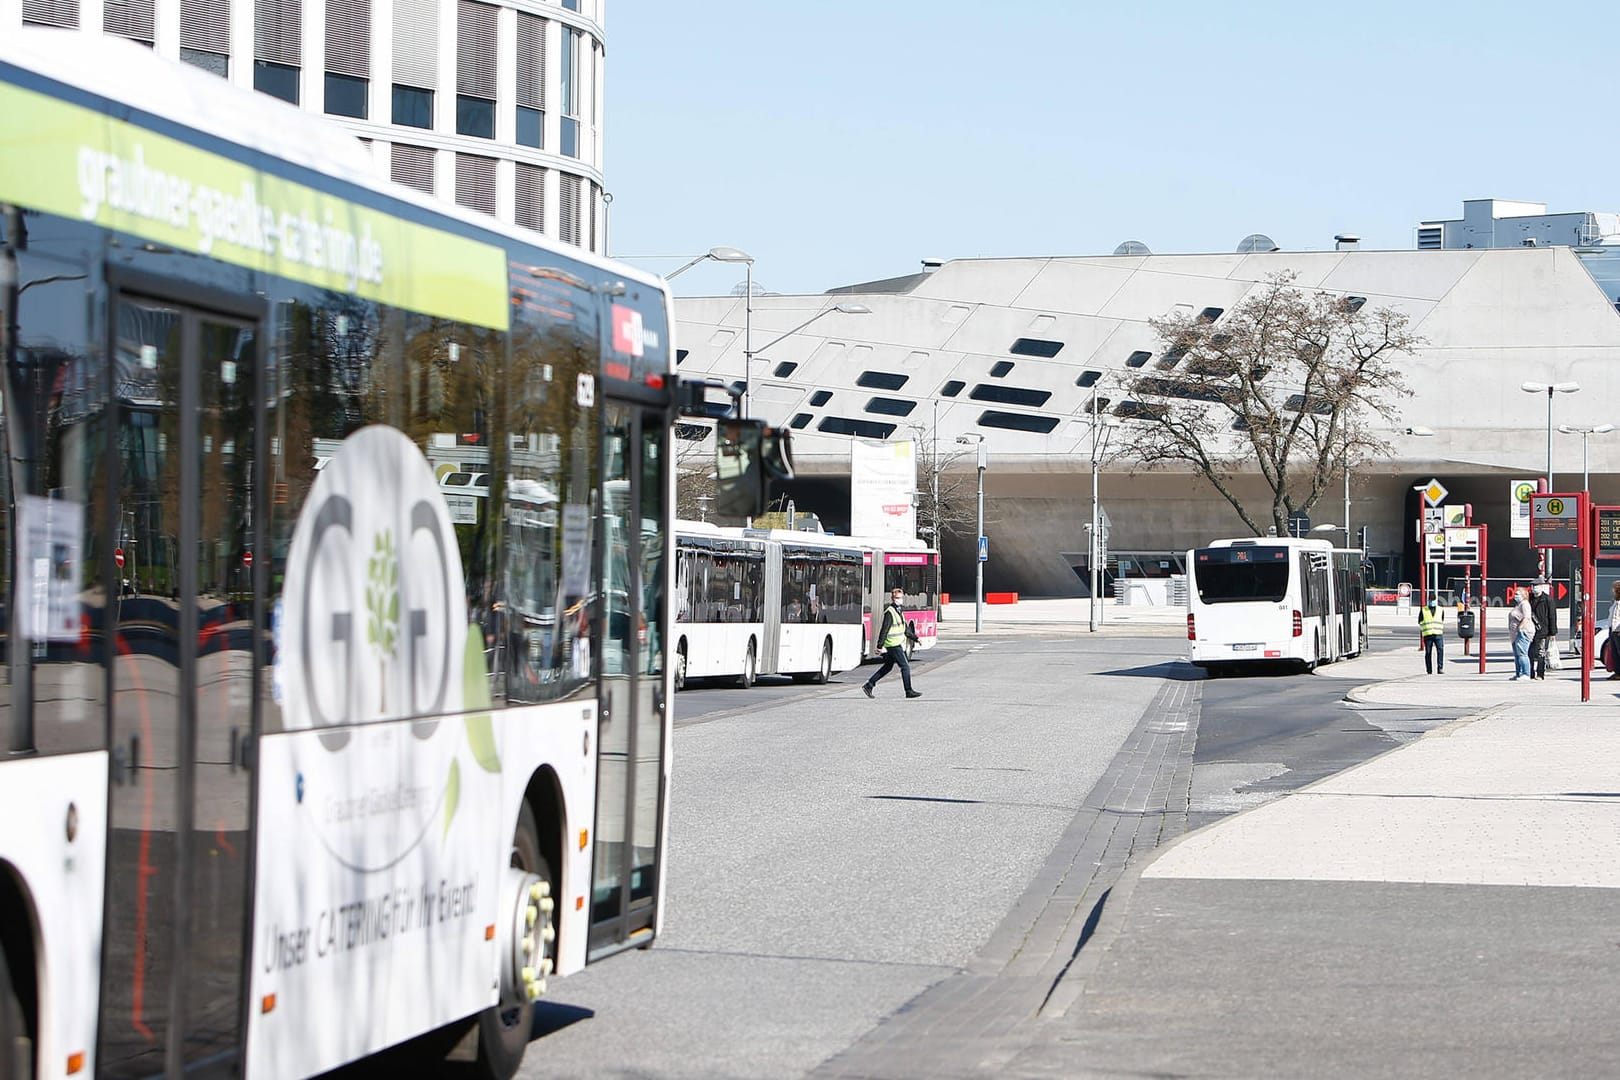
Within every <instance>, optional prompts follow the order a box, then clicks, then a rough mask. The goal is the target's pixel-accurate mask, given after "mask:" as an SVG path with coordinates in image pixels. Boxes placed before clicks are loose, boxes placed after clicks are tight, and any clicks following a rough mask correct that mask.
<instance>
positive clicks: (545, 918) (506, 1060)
mask: <svg viewBox="0 0 1620 1080" xmlns="http://www.w3.org/2000/svg"><path fill="white" fill-rule="evenodd" d="M509 865H511V866H513V867H515V868H518V869H521V870H526V871H528V872H529V873H531V874H533V875H535V876H536V877H539V878H540V879H542V880H543V881H545V882H546V885H547V887H548V889H549V891H550V895H551V896H555V895H556V892H557V879H556V877H555V875H553V873H552V870H551V865H550V863H549V862H547V860H546V857H545V856H544V855H543V854H541V852H540V827H539V825H538V824H537V823H536V822H535V819H534V811H533V809H531V808H530V806H529V804H528V802H527V801H525V802H524V803H523V804H522V807H521V808H520V809H519V810H518V820H517V829H516V830H515V831H514V832H513V835H512V855H511V862H510V864H509ZM540 918H541V920H542V922H541V938H540V940H541V942H542V945H541V948H542V949H543V952H544V957H545V959H546V960H549V961H550V962H551V964H552V965H555V963H556V958H557V944H556V939H555V937H553V938H552V940H550V941H546V940H545V936H544V933H545V929H546V928H547V927H550V926H551V925H552V919H553V915H552V912H551V911H550V910H545V911H543V912H542V914H541V916H540ZM545 973H546V972H545V971H544V970H542V978H543V977H544V974H545ZM533 1028H534V1002H532V1001H525V1002H524V1003H523V1004H522V1005H518V1006H512V1005H505V1006H502V1005H495V1006H492V1007H491V1008H488V1009H485V1010H484V1011H483V1012H481V1013H479V1014H478V1057H477V1060H476V1062H475V1063H474V1068H473V1075H474V1076H475V1077H477V1078H478V1080H511V1078H512V1077H513V1076H516V1075H517V1071H518V1067H519V1066H520V1065H522V1064H523V1053H524V1051H525V1050H527V1049H528V1048H529V1037H530V1035H531V1034H532V1032H533Z"/></svg>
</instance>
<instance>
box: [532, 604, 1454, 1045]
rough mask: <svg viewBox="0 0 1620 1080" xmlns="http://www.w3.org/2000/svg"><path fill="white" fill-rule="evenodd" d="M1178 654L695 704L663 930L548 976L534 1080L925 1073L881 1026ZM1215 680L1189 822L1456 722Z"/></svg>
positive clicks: (1008, 650)
mask: <svg viewBox="0 0 1620 1080" xmlns="http://www.w3.org/2000/svg"><path fill="white" fill-rule="evenodd" d="M1393 641H1394V639H1393V638H1389V639H1385V640H1382V641H1379V640H1377V639H1375V647H1379V646H1392V645H1393ZM1180 656H1181V643H1180V642H1179V640H1178V639H1177V638H1175V637H1169V636H1153V637H1127V636H1122V635H1108V636H1099V637H1096V638H1078V639H1076V638H1065V639H1061V640H1049V639H1035V638H987V639H985V640H984V641H983V642H982V643H979V644H967V643H956V644H952V645H945V646H941V647H940V648H938V649H936V650H933V651H931V653H930V654H928V655H927V656H926V657H925V658H924V659H923V661H922V662H921V663H919V664H918V665H917V666H916V669H915V676H916V681H917V685H918V688H919V689H920V690H922V691H923V693H924V695H925V696H924V697H923V698H922V699H921V700H917V701H905V700H903V699H901V695H900V687H899V682H898V678H897V677H896V676H891V677H890V679H889V680H887V681H886V682H885V683H884V684H882V686H881V687H880V689H879V695H878V700H877V701H867V700H866V699H865V698H864V697H862V696H861V695H860V693H859V679H860V677H861V675H862V674H864V673H845V674H843V675H841V676H837V677H835V681H834V683H833V684H831V685H829V686H827V687H806V686H801V685H797V684H792V683H787V682H784V683H781V684H780V685H769V686H767V685H762V686H759V687H756V688H754V689H753V690H751V691H742V690H731V689H726V688H717V689H700V690H689V691H686V692H685V693H683V694H681V695H679V696H678V697H677V699H676V717H677V719H676V736H675V739H676V742H675V747H674V755H675V763H676V765H675V781H674V791H673V803H672V805H673V820H672V825H671V838H670V861H669V895H668V908H667V921H666V925H665V930H664V935H663V937H662V938H661V939H660V941H659V942H658V943H657V944H656V945H655V946H654V947H653V948H652V949H650V950H648V951H646V952H642V953H635V954H629V955H625V956H621V957H616V958H614V959H612V960H610V961H608V962H606V963H603V964H600V965H597V966H594V967H592V968H590V969H587V970H586V971H585V972H583V973H580V974H578V975H575V976H571V977H570V978H568V979H565V980H557V981H556V982H554V983H553V984H552V989H551V991H550V993H549V995H548V1000H547V1004H546V1007H545V1008H544V1009H542V1010H541V1015H540V1018H539V1025H540V1027H541V1028H542V1029H544V1031H545V1034H543V1035H542V1036H541V1037H540V1038H538V1039H537V1040H536V1041H535V1042H534V1043H533V1044H532V1045H531V1047H530V1051H529V1055H528V1059H527V1060H526V1063H525V1068H524V1073H523V1075H525V1076H531V1077H540V1076H547V1075H552V1076H570V1077H631V1076H634V1077H777V1076H783V1077H787V1076H803V1075H805V1074H807V1073H809V1072H812V1071H816V1070H817V1069H818V1068H822V1069H823V1071H827V1070H826V1066H825V1064H824V1063H827V1062H829V1061H833V1062H835V1063H836V1062H840V1061H844V1060H848V1058H847V1055H849V1054H851V1053H860V1052H862V1051H863V1050H864V1051H865V1052H866V1053H867V1057H866V1058H864V1059H859V1060H864V1061H865V1062H867V1065H866V1066H863V1067H870V1068H872V1070H873V1073H874V1074H876V1075H896V1076H901V1075H924V1074H926V1070H923V1069H921V1067H920V1065H919V1067H918V1069H917V1071H913V1070H912V1069H911V1068H909V1067H908V1065H907V1059H906V1057H905V1056H904V1050H903V1048H901V1049H900V1050H898V1051H897V1052H895V1053H893V1054H890V1055H889V1056H888V1057H886V1056H885V1054H886V1051H885V1050H884V1048H883V1047H877V1048H875V1049H874V1048H873V1047H872V1045H871V1044H872V1043H873V1041H874V1038H876V1037H875V1036H874V1030H875V1029H876V1028H877V1025H878V1024H879V1023H880V1022H881V1021H885V1020H886V1019H892V1018H895V1017H897V1016H901V1017H905V1018H907V1019H909V1020H912V1021H914V1023H913V1025H912V1026H913V1027H914V1028H917V1029H918V1030H924V1031H925V1030H926V1011H927V1009H928V1008H930V1007H931V1006H930V1002H932V1001H933V1000H934V998H935V997H937V996H938V994H937V991H938V989H939V988H941V987H945V986H948V985H950V983H951V981H952V980H953V979H959V978H961V977H963V974H964V973H965V972H967V971H969V970H970V968H972V966H973V964H974V961H975V957H976V956H978V955H980V953H981V950H982V949H983V948H984V946H985V943H986V942H987V941H989V940H991V939H992V938H993V936H994V935H995V934H996V932H997V930H998V927H1000V926H1001V925H1002V924H1003V923H1004V922H1005V921H1006V920H1007V919H1008V918H1009V915H1010V913H1011V912H1012V911H1013V910H1014V906H1015V904H1016V903H1017V901H1018V900H1019V897H1020V895H1021V894H1022V893H1023V891H1024V889H1025V887H1026V885H1028V884H1029V882H1030V881H1031V880H1032V878H1034V877H1035V876H1036V875H1037V874H1039V873H1040V872H1041V871H1042V869H1043V867H1044V866H1045V865H1046V863H1047V861H1048V859H1049V857H1050V855H1051V854H1052V852H1053V849H1054V845H1055V844H1057V843H1058V842H1059V841H1060V839H1061V838H1062V837H1063V835H1064V833H1065V829H1066V828H1067V827H1068V826H1069V825H1070V823H1071V821H1073V820H1075V819H1076V815H1077V814H1078V813H1080V811H1081V808H1082V806H1083V804H1084V802H1085V800H1086V797H1087V794H1088V792H1091V791H1092V789H1093V788H1094V786H1096V785H1097V784H1098V783H1099V780H1100V779H1101V778H1102V777H1103V776H1104V775H1105V773H1107V772H1108V770H1109V769H1110V765H1111V763H1112V762H1114V760H1115V758H1116V755H1117V754H1118V753H1119V752H1120V750H1121V747H1122V745H1123V744H1125V742H1126V740H1127V738H1128V737H1129V736H1130V735H1131V733H1132V731H1133V729H1135V728H1136V727H1137V725H1138V721H1141V720H1143V719H1144V713H1145V712H1146V710H1147V709H1148V706H1149V704H1150V703H1151V702H1153V701H1154V700H1155V697H1156V695H1157V694H1159V692H1160V690H1161V689H1162V688H1163V687H1164V686H1165V685H1166V684H1167V683H1169V682H1174V681H1176V680H1187V679H1192V678H1195V677H1196V676H1195V673H1193V672H1192V671H1191V669H1190V668H1189V667H1188V666H1187V665H1185V664H1183V663H1181V662H1180ZM1329 671H1331V669H1324V673H1326V672H1329ZM1199 689H1200V690H1201V691H1202V701H1201V703H1200V704H1199V707H1198V712H1199V719H1198V729H1197V743H1196V747H1197V748H1196V751H1195V752H1194V756H1195V765H1194V767H1192V768H1191V792H1190V799H1189V802H1188V812H1187V814H1186V823H1187V825H1188V826H1189V827H1196V826H1197V825H1198V824H1201V823H1204V822H1207V821H1211V820H1214V819H1215V818H1217V817H1219V816H1221V815H1224V814H1229V813H1232V812H1235V811H1236V810H1239V809H1242V808H1244V807H1245V806H1248V805H1252V804H1253V803H1254V802H1256V801H1258V800H1263V799H1265V798H1270V797H1274V796H1275V795H1276V794H1278V793H1280V792H1282V791H1286V790H1291V789H1292V788H1295V787H1298V786H1301V785H1303V784H1306V783H1309V782H1311V781H1313V780H1315V779H1318V778H1319V777H1321V776H1323V775H1327V774H1329V773H1331V772H1334V771H1337V770H1339V769H1342V768H1344V767H1346V766H1348V765H1350V764H1354V763H1356V762H1358V761H1361V760H1365V759H1366V758H1367V757H1370V756H1372V755H1374V754H1377V753H1379V752H1381V751H1383V750H1385V749H1389V748H1390V747H1392V746H1394V745H1395V744H1396V742H1397V741H1399V740H1401V739H1404V738H1411V737H1415V736H1416V734H1418V733H1420V732H1421V731H1422V730H1425V729H1426V728H1428V727H1430V726H1433V725H1434V724H1437V723H1440V722H1442V721H1443V720H1444V719H1446V718H1447V716H1446V715H1442V714H1439V713H1434V714H1432V715H1431V714H1430V711H1429V710H1370V711H1369V710H1355V709H1351V708H1349V707H1348V706H1345V705H1344V704H1343V703H1342V701H1341V700H1340V699H1341V698H1342V695H1343V693H1344V691H1345V689H1346V687H1345V686H1344V685H1343V683H1342V681H1341V680H1337V679H1331V678H1321V677H1312V678H1302V677H1255V678H1234V679H1222V680H1212V681H1204V682H1202V683H1200V685H1199ZM1166 839H1169V837H1167V838H1166ZM931 990H932V991H934V993H933V994H932V995H930V994H929V991H931ZM918 1014H923V1015H922V1016H921V1019H920V1020H919V1015H918ZM883 1030H884V1031H885V1032H892V1031H893V1030H895V1027H894V1025H893V1024H892V1023H891V1024H888V1025H885V1028H884V1029H883ZM889 1037H891V1038H892V1035H891V1036H889ZM924 1037H926V1036H924ZM1037 1050H1038V1048H1034V1049H1032V1051H1031V1053H1032V1054H1033V1053H1035V1052H1036V1051H1037ZM840 1055H846V1057H840ZM1037 1058H1038V1054H1036V1057H1034V1058H1030V1059H1029V1063H1030V1064H1034V1063H1035V1060H1036V1059H1037ZM872 1062H876V1065H872V1064H871V1063H872ZM832 1071H834V1072H836V1071H837V1069H836V1067H835V1068H833V1069H832Z"/></svg>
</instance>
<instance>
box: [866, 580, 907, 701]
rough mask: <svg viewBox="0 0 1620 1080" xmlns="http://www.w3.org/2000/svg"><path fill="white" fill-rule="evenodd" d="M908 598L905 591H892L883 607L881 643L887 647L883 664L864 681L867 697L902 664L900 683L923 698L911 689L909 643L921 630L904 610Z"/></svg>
mask: <svg viewBox="0 0 1620 1080" xmlns="http://www.w3.org/2000/svg"><path fill="white" fill-rule="evenodd" d="M905 597H906V594H905V590H903V589H895V590H894V591H893V592H891V593H890V594H889V603H888V604H887V605H886V606H885V607H884V609H883V623H882V626H881V628H880V629H879V630H878V644H879V645H881V646H882V647H883V666H882V667H880V668H878V669H877V670H876V671H875V672H873V673H872V677H871V678H870V679H867V680H866V682H864V683H862V684H861V693H863V694H865V695H866V696H867V697H871V696H872V688H873V687H875V686H877V684H878V681H879V680H880V679H882V678H883V676H885V675H887V674H888V673H889V672H891V671H893V670H894V667H895V665H896V664H898V665H899V666H900V682H901V684H902V685H903V686H905V688H906V697H908V698H918V697H922V695H921V694H920V693H918V692H917V691H916V690H913V689H912V688H911V661H910V660H907V659H906V644H907V643H908V642H909V641H916V640H917V631H916V630H914V629H912V627H911V624H910V623H908V622H906V614H905V612H903V611H901V610H900V602H901V601H902V600H904V599H905Z"/></svg>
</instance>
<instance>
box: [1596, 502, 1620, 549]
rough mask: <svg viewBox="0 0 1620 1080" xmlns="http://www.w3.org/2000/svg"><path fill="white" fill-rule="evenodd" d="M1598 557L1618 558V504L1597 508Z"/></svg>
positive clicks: (1619, 513)
mask: <svg viewBox="0 0 1620 1080" xmlns="http://www.w3.org/2000/svg"><path fill="white" fill-rule="evenodd" d="M1597 527H1598V535H1597V555H1598V558H1600V559H1604V558H1608V559H1620V506H1600V507H1598V508H1597Z"/></svg>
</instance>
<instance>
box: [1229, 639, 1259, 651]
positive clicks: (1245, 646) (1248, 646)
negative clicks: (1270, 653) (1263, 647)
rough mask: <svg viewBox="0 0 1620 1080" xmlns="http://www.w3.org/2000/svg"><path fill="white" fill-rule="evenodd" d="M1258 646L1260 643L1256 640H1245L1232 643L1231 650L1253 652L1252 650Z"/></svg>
mask: <svg viewBox="0 0 1620 1080" xmlns="http://www.w3.org/2000/svg"><path fill="white" fill-rule="evenodd" d="M1259 647H1260V643H1259V642H1257V641H1245V642H1242V643H1240V644H1237V645H1233V646H1232V651H1233V652H1254V650H1256V649H1258V648H1259Z"/></svg>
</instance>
